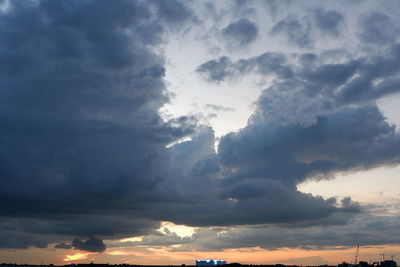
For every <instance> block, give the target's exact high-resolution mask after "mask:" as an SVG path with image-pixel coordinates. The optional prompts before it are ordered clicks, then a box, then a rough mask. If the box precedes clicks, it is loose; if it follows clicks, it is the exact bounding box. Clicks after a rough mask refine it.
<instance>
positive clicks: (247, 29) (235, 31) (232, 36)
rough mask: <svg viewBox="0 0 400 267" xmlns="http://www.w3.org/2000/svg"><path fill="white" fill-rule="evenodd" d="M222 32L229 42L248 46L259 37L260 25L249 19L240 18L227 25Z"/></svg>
mask: <svg viewBox="0 0 400 267" xmlns="http://www.w3.org/2000/svg"><path fill="white" fill-rule="evenodd" d="M222 33H223V35H224V37H225V38H227V40H228V42H232V41H233V42H235V43H236V44H237V45H238V46H246V45H248V44H250V43H251V42H253V41H254V40H255V39H256V38H257V34H258V27H257V25H256V24H255V23H253V22H251V21H250V20H248V19H240V20H238V21H236V22H232V23H231V24H229V25H228V26H226V27H225V28H224V29H223V30H222Z"/></svg>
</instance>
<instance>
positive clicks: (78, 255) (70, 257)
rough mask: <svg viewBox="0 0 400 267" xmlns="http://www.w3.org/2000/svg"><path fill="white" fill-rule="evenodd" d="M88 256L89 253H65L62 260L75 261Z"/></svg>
mask: <svg viewBox="0 0 400 267" xmlns="http://www.w3.org/2000/svg"><path fill="white" fill-rule="evenodd" d="M88 256H89V253H75V254H73V255H65V258H64V261H66V262H69V261H76V260H85V259H87V258H88Z"/></svg>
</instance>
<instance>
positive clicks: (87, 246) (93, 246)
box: [71, 237, 106, 252]
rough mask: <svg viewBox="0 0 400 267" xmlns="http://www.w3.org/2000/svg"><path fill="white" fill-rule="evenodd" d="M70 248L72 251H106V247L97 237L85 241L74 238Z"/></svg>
mask: <svg viewBox="0 0 400 267" xmlns="http://www.w3.org/2000/svg"><path fill="white" fill-rule="evenodd" d="M71 246H72V247H73V248H74V249H78V250H86V251H90V252H103V251H105V250H106V245H104V243H103V241H101V240H100V239H98V238H97V237H90V238H89V239H88V240H86V241H81V240H79V239H77V238H76V239H74V240H72V243H71Z"/></svg>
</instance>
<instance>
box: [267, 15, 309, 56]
mask: <svg viewBox="0 0 400 267" xmlns="http://www.w3.org/2000/svg"><path fill="white" fill-rule="evenodd" d="M270 35H272V36H276V35H284V36H285V37H286V38H287V40H288V42H289V44H292V45H296V46H299V47H301V48H305V47H312V45H313V41H312V37H311V25H310V23H309V21H307V20H303V21H301V20H300V19H298V18H295V17H293V16H288V17H286V18H284V19H282V20H281V21H279V22H278V23H277V24H275V25H274V26H273V27H272V29H271V31H270Z"/></svg>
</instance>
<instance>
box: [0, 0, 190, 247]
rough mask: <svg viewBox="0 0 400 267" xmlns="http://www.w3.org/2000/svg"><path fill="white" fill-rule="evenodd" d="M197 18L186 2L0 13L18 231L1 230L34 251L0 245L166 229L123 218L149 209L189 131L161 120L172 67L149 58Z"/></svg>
mask: <svg viewBox="0 0 400 267" xmlns="http://www.w3.org/2000/svg"><path fill="white" fill-rule="evenodd" d="M191 14H192V13H191V12H190V11H189V9H187V8H186V7H185V6H184V5H183V4H182V3H181V2H177V1H150V2H148V3H147V4H146V3H143V2H140V1H118V2H113V3H110V2H108V1H68V2H64V1H46V0H44V1H38V2H19V1H17V2H11V8H10V10H9V11H7V12H5V13H3V14H1V17H0V20H1V23H0V34H1V36H2V42H1V44H0V62H1V63H0V72H1V75H2V79H1V81H0V88H1V91H0V95H1V103H0V122H1V125H2V133H1V142H0V147H1V152H0V158H1V161H2V163H1V167H0V175H1V180H0V181H1V186H0V195H1V197H0V198H1V204H0V210H1V214H2V216H10V217H14V216H15V218H16V219H14V220H18V221H19V224H18V225H19V226H18V229H16V230H15V231H16V232H12V233H10V232H7V228H3V229H2V230H3V231H5V232H6V233H9V234H10V235H12V236H14V237H15V239H17V240H22V241H23V240H26V242H25V241H23V242H22V243H21V244H13V242H12V240H11V241H10V240H9V239H5V238H3V239H2V241H1V243H2V245H1V246H3V247H28V246H29V245H33V246H37V247H44V246H46V244H47V243H48V242H51V241H52V240H44V241H41V242H37V241H35V239H29V238H25V239H24V238H18V235H22V234H25V233H26V235H28V236H29V237H34V235H30V233H32V234H35V233H42V234H48V235H52V237H54V238H55V239H54V241H56V240H57V238H59V237H55V236H57V235H58V236H59V235H67V236H71V237H74V236H89V235H103V236H107V235H108V236H110V235H114V234H115V233H117V232H119V234H118V233H117V236H118V235H136V234H140V232H143V231H144V232H146V231H147V230H141V229H149V228H154V227H155V228H157V227H158V226H159V223H158V222H154V221H151V220H142V219H141V218H137V219H133V220H132V219H128V218H125V220H126V221H125V222H121V221H120V220H121V219H122V218H121V217H120V216H116V215H120V214H121V211H123V210H124V211H129V214H132V213H134V212H135V210H136V211H137V210H141V208H142V207H141V204H136V203H140V202H141V201H139V200H138V199H143V200H142V201H143V202H146V200H144V199H146V198H148V197H147V196H148V195H151V194H152V193H150V192H152V191H154V189H155V188H156V187H157V184H158V183H159V182H160V180H161V179H163V178H164V177H165V170H167V169H168V167H167V165H168V152H167V149H166V148H165V146H166V145H167V144H169V143H171V142H173V141H175V140H176V139H178V138H181V137H183V136H185V135H187V134H188V133H190V132H191V131H192V126H191V125H190V123H186V120H185V119H184V118H182V119H180V120H174V121H171V123H168V122H164V121H162V119H161V118H160V116H159V114H158V109H159V108H160V107H161V106H162V105H163V104H164V103H166V102H167V101H168V98H167V97H166V94H165V86H164V82H163V76H164V74H165V69H164V66H163V65H164V59H163V58H161V57H159V56H157V55H156V54H155V53H154V52H153V51H152V50H151V47H150V45H153V46H154V45H157V44H160V43H161V42H162V41H163V39H164V35H165V33H164V31H163V29H164V28H167V27H168V25H169V24H170V23H172V24H174V26H173V27H178V26H176V25H175V24H179V23H182V22H186V21H187V22H190V21H192V15H191ZM185 125H186V126H185ZM79 214H90V215H86V216H83V215H82V216H78V215H79ZM100 214H101V215H100ZM123 217H124V216H123ZM33 218H35V219H34V220H36V221H37V224H28V223H27V222H29V221H30V220H33ZM122 220H124V219H122ZM129 220H131V222H129ZM132 221H133V222H132ZM135 222H138V223H139V224H144V225H142V226H138V228H136V227H135V225H137V223H135ZM121 223H122V224H125V225H124V227H121V226H122V224H121ZM128 225H129V227H128ZM2 236H4V235H2ZM63 239H64V240H65V238H63ZM40 240H43V239H40ZM70 240H71V239H70ZM93 240H94V239H93V238H92V239H89V241H88V242H87V241H82V242H75V243H76V244H75V245H76V247H79V248H80V249H85V248H86V247H90V246H89V245H91V244H92V243H93V242H92V241H93ZM85 242H86V243H85ZM99 242H101V241H99ZM99 242H98V243H99ZM94 243H95V242H94ZM101 250H104V249H101Z"/></svg>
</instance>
